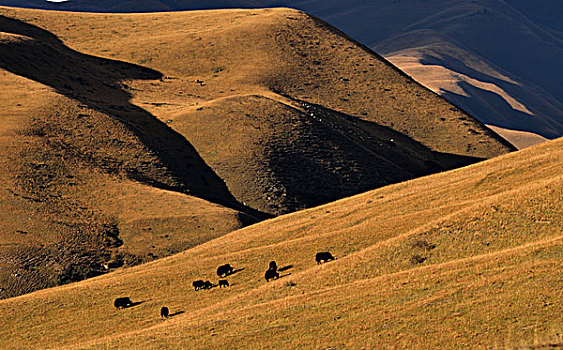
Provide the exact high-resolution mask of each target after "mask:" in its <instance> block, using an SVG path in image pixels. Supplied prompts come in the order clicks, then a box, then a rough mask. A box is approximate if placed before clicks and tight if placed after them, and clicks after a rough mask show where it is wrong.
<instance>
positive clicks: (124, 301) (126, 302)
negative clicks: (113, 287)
mask: <svg viewBox="0 0 563 350" xmlns="http://www.w3.org/2000/svg"><path fill="white" fill-rule="evenodd" d="M131 304H133V302H132V301H131V299H129V298H127V297H122V298H117V299H115V300H114V301H113V306H115V308H116V309H124V308H126V307H129V306H131Z"/></svg>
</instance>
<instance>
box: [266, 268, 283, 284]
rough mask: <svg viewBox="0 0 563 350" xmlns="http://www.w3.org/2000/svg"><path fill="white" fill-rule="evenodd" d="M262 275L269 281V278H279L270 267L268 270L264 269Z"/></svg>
mask: <svg viewBox="0 0 563 350" xmlns="http://www.w3.org/2000/svg"><path fill="white" fill-rule="evenodd" d="M264 277H265V278H266V281H267V282H270V280H275V279H278V278H280V274H279V273H278V272H277V271H275V270H272V269H268V271H266V274H265V275H264Z"/></svg>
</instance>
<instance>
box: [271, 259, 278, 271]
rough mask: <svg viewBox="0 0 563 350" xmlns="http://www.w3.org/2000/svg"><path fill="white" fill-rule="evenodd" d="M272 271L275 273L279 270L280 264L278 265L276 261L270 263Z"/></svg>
mask: <svg viewBox="0 0 563 350" xmlns="http://www.w3.org/2000/svg"><path fill="white" fill-rule="evenodd" d="M270 270H274V271H277V270H278V264H276V262H275V261H270Z"/></svg>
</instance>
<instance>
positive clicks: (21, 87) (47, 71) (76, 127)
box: [0, 8, 511, 295]
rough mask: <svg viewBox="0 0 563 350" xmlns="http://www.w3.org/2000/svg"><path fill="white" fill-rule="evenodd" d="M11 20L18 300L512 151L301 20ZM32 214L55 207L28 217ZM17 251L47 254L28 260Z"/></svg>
mask: <svg viewBox="0 0 563 350" xmlns="http://www.w3.org/2000/svg"><path fill="white" fill-rule="evenodd" d="M0 12H1V13H2V17H0V32H1V33H2V44H1V45H0V66H1V68H2V69H3V81H2V83H3V84H4V86H8V85H13V86H15V87H16V88H15V89H14V90H11V89H10V90H8V91H10V93H9V94H7V95H6V96H5V97H4V98H5V99H6V103H7V105H12V106H14V107H13V111H15V112H16V113H18V114H17V115H18V116H19V117H18V118H16V119H13V116H12V115H11V114H10V113H12V112H10V111H6V113H7V114H6V117H5V119H6V120H8V119H10V118H12V119H11V120H13V121H14V123H15V124H14V125H8V124H6V125H7V128H6V130H5V133H6V144H14V145H17V146H16V147H15V148H14V149H8V148H6V150H5V152H6V158H5V159H6V162H7V165H6V167H5V169H9V168H11V169H10V170H9V171H8V170H7V171H6V172H5V173H4V175H3V181H5V182H6V183H7V185H6V189H7V192H5V193H4V195H3V197H2V200H3V201H5V202H6V204H4V206H5V207H6V208H11V209H7V211H6V212H7V213H13V212H14V210H15V209H13V208H15V207H18V206H19V205H20V204H19V203H20V202H22V201H23V202H24V203H26V204H25V206H24V208H22V209H21V210H20V212H21V215H19V216H16V217H14V218H13V219H12V221H13V222H11V223H8V221H7V222H6V223H3V225H4V226H5V231H6V235H8V236H10V237H12V238H9V239H8V238H6V239H7V242H10V243H9V244H10V245H9V246H6V249H7V250H8V251H9V253H6V254H5V256H7V257H8V258H6V259H5V261H6V262H5V263H4V264H5V266H6V268H5V269H4V270H3V271H4V272H3V273H4V274H5V277H4V278H5V279H6V280H8V281H10V282H9V283H8V282H7V283H8V285H10V289H11V290H17V291H11V292H8V293H7V294H6V295H15V294H19V293H22V292H25V291H29V290H30V289H33V288H32V286H33V285H38V286H41V287H44V286H48V285H52V284H53V283H59V282H65V281H67V280H76V279H80V278H83V277H88V276H91V275H93V274H98V273H100V270H101V269H102V266H103V265H108V264H107V263H108V262H111V261H114V260H116V259H117V258H116V257H115V256H116V255H119V254H122V255H123V254H125V255H126V256H125V257H123V256H122V255H119V258H118V259H117V260H119V264H121V263H124V262H129V263H135V262H138V261H145V260H147V259H150V258H152V257H154V256H163V255H168V254H170V253H173V252H177V251H179V250H182V249H185V248H188V247H191V246H193V244H197V243H201V242H202V241H205V240H206V239H209V238H213V237H216V236H218V235H220V234H222V233H225V232H228V230H230V229H234V228H238V227H241V225H243V224H245V223H250V222H255V221H256V220H260V219H263V218H266V217H268V215H276V214H280V213H287V212H290V211H294V210H297V209H302V208H307V207H311V206H314V205H319V204H322V203H326V202H329V201H332V200H335V199H338V198H342V197H345V196H350V195H353V194H356V193H360V192H363V191H366V190H369V189H373V188H377V187H381V186H384V185H387V184H389V183H395V182H399V181H404V180H406V179H410V178H413V177H418V176H422V175H426V174H429V173H434V172H438V171H443V170H447V169H451V168H455V167H459V166H462V165H466V164H469V163H472V162H475V161H477V160H480V159H483V158H489V157H493V156H496V155H499V154H503V153H506V152H508V151H509V150H511V147H510V146H509V145H508V144H506V143H504V142H503V140H502V139H500V138H499V137H498V136H497V135H496V134H494V133H492V132H490V131H489V130H488V129H486V128H485V127H484V126H483V125H482V124H480V123H479V122H477V121H476V120H474V119H473V118H471V117H470V116H468V115H466V114H465V113H463V112H461V111H459V110H457V109H456V108H455V107H454V106H452V105H451V104H449V103H448V102H446V101H445V100H443V99H442V98H440V97H438V96H436V95H434V94H433V93H431V92H430V91H428V90H426V89H425V88H423V87H421V86H419V85H418V84H416V83H414V82H413V81H412V80H411V79H409V78H408V77H406V76H404V75H403V74H402V73H400V72H399V71H397V70H396V69H394V68H393V67H392V66H390V65H389V64H388V63H387V62H386V61H384V60H383V59H381V58H380V57H379V56H377V55H375V54H374V53H373V52H371V51H369V50H367V49H365V48H364V47H361V46H358V45H357V44H356V43H355V42H353V41H351V40H350V39H348V38H347V37H344V36H342V35H341V33H340V32H338V31H336V30H335V29H334V28H332V27H329V26H328V25H326V24H325V23H322V22H320V21H318V20H316V19H314V18H311V17H310V16H308V15H305V14H303V13H301V12H298V11H295V10H287V9H275V10H263V11H213V12H194V13H173V14H146V15H96V14H70V13H56V12H46V11H33V10H16V9H7V8H6V9H1V10H0ZM226 23H227V25H226ZM27 86H29V87H27ZM11 91H19V95H18V94H14V95H12V94H11ZM35 96H39V97H40V98H38V99H37V100H35ZM28 101H29V102H28ZM13 127H15V128H16V129H18V131H16V132H14V131H13V130H12V128H13ZM25 137H29V138H30V141H29V142H27V143H26V141H24V140H25ZM116 186H117V188H116ZM139 186H144V187H142V189H141V188H140V187H139ZM157 189H160V190H157ZM179 194H181V196H179V197H178V195H179ZM184 195H189V196H192V197H189V198H188V197H185V196H184ZM114 196H117V197H118V198H120V199H118V200H116V199H115V198H114ZM131 196H133V198H131ZM193 197H197V198H199V199H202V200H205V201H207V202H208V203H207V204H203V202H201V201H199V200H196V198H193ZM155 198H158V199H155ZM130 200H131V202H132V203H129V201H130ZM139 201H141V202H140V203H139ZM28 202H30V203H28ZM14 203H18V204H14ZM171 203H178V205H180V207H181V208H176V207H175V206H174V205H172V204H171ZM207 205H208V206H209V207H206V206H207ZM129 207H131V209H129ZM132 208H135V209H132ZM37 211H40V212H44V213H49V215H46V214H40V216H41V218H42V219H41V220H39V219H37V220H35V219H34V220H31V221H29V216H28V215H26V213H27V212H37ZM207 212H210V213H214V214H210V215H207ZM125 213H127V214H125ZM173 213H174V214H173ZM60 217H65V218H66V219H65V220H68V222H67V221H65V220H62V222H61V220H59V218H60ZM26 220H28V221H29V222H28V221H26ZM36 221H38V222H41V223H42V224H41V225H38V226H34V225H35V224H34V223H35V222H36ZM90 221H92V224H91V225H90V224H88V222H90ZM94 222H95V223H96V224H94ZM149 222H150V223H149ZM96 225H97V226H96ZM155 226H158V227H155ZM95 227H98V228H95ZM20 231H21V232H25V234H20V233H18V232H20ZM90 231H92V232H91V233H87V234H86V232H90ZM27 233H29V235H28V234H27ZM83 235H86V236H88V237H91V238H88V239H84V237H82V236H83ZM31 236H33V237H34V238H33V240H31V241H30V240H29V239H28V238H26V237H31ZM108 236H109V237H113V238H111V239H109V238H108ZM55 237H56V238H55ZM69 237H75V238H72V239H71V238H69ZM92 237H93V238H92ZM43 241H45V242H48V243H49V244H53V245H54V247H55V248H49V249H48V250H47V251H46V252H43V250H41V249H39V248H38V247H40V246H41V244H43ZM75 241H76V242H81V243H76V245H77V246H78V247H82V248H73V249H70V248H69V249H67V246H74V245H75V243H71V242H75ZM90 241H94V242H97V243H95V244H94V243H92V244H90V243H89V242H90ZM17 242H25V243H22V244H18V243H17ZM122 242H123V247H118V246H119V245H121V243H122ZM6 244H8V243H6ZM59 246H62V248H60V247H59ZM88 246H91V247H92V248H88V249H86V248H85V247H88ZM22 247H24V248H25V249H32V250H33V249H39V250H40V251H41V253H37V254H34V255H40V256H41V257H45V259H43V258H41V259H35V260H32V262H31V263H30V262H28V260H29V259H28V258H27V256H29V255H30V253H28V252H27V251H26V250H24V251H23V252H20V250H21V249H22ZM104 247H105V248H104ZM61 251H62V252H66V253H64V254H63V253H59V252H61ZM73 252H74V253H73ZM96 252H99V253H96ZM111 252H112V253H111ZM61 254H62V257H60V256H59V255H61ZM127 254H133V256H129V255H127ZM12 256H13V257H12ZM75 256H81V258H80V259H81V263H77V262H74V263H72V264H71V263H70V261H73V259H75ZM45 261H59V262H60V263H57V264H55V265H54V266H50V263H48V264H47V263H45ZM60 265H64V266H66V267H61V266H60ZM110 265H115V264H110ZM36 266H41V268H40V270H42V271H40V272H41V273H38V274H39V275H40V276H35V275H36V273H35V272H34V271H35V267H36ZM48 266H50V267H48ZM70 266H76V267H70ZM44 269H46V270H47V272H45V271H43V270H44ZM69 269H70V270H69ZM75 270H77V271H75ZM53 275H54V276H53ZM67 275H70V277H68V276H67ZM34 276H35V277H34ZM57 276H60V277H57ZM15 286H18V287H15ZM24 286H25V287H24Z"/></svg>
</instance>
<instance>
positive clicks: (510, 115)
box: [420, 53, 563, 139]
mask: <svg viewBox="0 0 563 350" xmlns="http://www.w3.org/2000/svg"><path fill="white" fill-rule="evenodd" d="M420 64H422V65H423V66H432V65H439V66H443V67H447V68H448V69H450V70H452V71H453V72H456V73H460V74H463V75H466V76H468V77H471V78H473V79H477V80H479V81H482V82H485V83H489V84H493V85H495V86H498V87H500V88H501V89H502V90H504V91H506V92H507V93H508V94H509V95H510V96H512V97H514V98H515V99H516V100H518V101H519V102H520V103H522V104H523V105H524V106H529V107H530V108H532V107H533V108H534V112H535V114H536V115H535V116H534V115H531V114H528V113H525V112H523V111H520V110H517V109H515V108H513V107H512V106H511V105H509V104H508V103H507V101H506V100H505V99H504V98H503V97H501V96H499V95H497V94H496V93H494V92H491V91H488V90H485V89H482V88H479V87H476V86H473V85H471V84H468V83H466V82H464V81H461V82H459V85H460V87H461V88H462V89H463V90H464V91H465V92H467V94H468V96H470V97H467V96H461V95H459V94H456V93H453V92H449V91H446V93H444V94H441V95H442V96H443V97H445V98H446V99H447V100H448V101H451V102H453V103H455V104H457V105H459V106H460V107H462V108H463V109H465V110H467V111H470V112H471V113H472V114H473V115H475V116H479V120H480V121H481V122H483V123H487V124H491V125H496V126H499V127H502V128H506V129H512V130H521V131H528V132H532V133H535V134H538V135H541V136H543V137H545V138H548V139H553V138H556V137H559V136H560V135H561V134H562V133H563V122H562V121H561V120H558V119H560V118H561V117H562V116H563V114H562V113H561V110H560V108H559V106H560V101H558V100H557V99H555V98H554V97H553V96H550V95H549V94H547V93H545V92H544V91H537V90H535V88H533V87H532V86H530V85H529V84H527V85H524V86H522V85H520V84H518V83H512V82H510V81H507V80H504V79H499V78H497V77H494V76H491V75H489V74H486V73H484V72H481V71H478V70H476V69H474V68H472V67H470V66H468V65H467V64H466V63H465V62H463V61H462V60H460V59H459V58H457V57H455V56H452V55H447V54H444V53H441V54H440V59H438V58H435V57H432V56H427V55H425V56H424V57H423V58H422V59H421V60H420Z"/></svg>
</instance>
